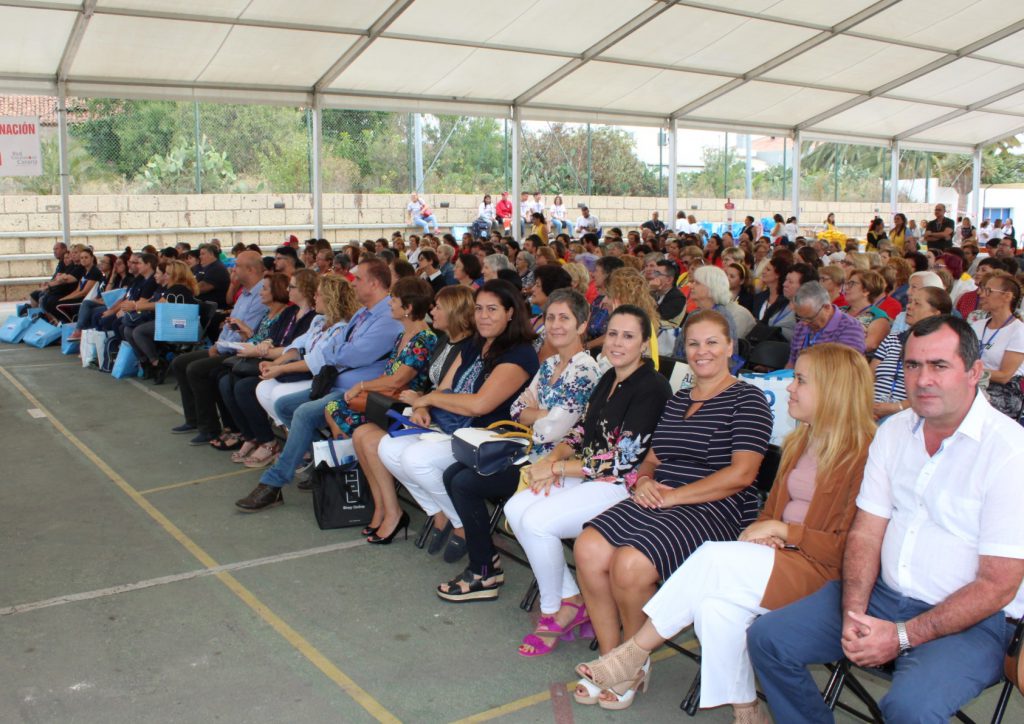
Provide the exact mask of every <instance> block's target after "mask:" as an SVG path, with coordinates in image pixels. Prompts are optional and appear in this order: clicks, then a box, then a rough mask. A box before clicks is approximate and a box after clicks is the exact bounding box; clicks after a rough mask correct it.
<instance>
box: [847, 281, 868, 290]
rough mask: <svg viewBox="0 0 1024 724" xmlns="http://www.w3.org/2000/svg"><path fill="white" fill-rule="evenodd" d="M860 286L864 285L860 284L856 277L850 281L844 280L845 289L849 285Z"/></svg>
mask: <svg viewBox="0 0 1024 724" xmlns="http://www.w3.org/2000/svg"><path fill="white" fill-rule="evenodd" d="M861 286H864V285H863V284H861V283H860V282H859V281H857V280H856V279H851V280H850V281H848V282H846V288H847V289H849V288H850V287H861Z"/></svg>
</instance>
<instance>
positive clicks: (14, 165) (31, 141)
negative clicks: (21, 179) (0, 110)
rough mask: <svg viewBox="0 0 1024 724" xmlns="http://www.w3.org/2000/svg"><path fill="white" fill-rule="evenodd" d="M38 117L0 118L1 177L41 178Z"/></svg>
mask: <svg viewBox="0 0 1024 724" xmlns="http://www.w3.org/2000/svg"><path fill="white" fill-rule="evenodd" d="M42 174H43V154H42V149H41V148H40V145H39V117H38V116H3V117H0V176H41V175H42Z"/></svg>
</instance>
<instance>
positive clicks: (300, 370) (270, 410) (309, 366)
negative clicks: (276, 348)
mask: <svg viewBox="0 0 1024 724" xmlns="http://www.w3.org/2000/svg"><path fill="white" fill-rule="evenodd" d="M315 309H316V311H317V314H318V316H317V317H315V318H314V319H313V321H312V322H311V323H310V325H309V331H307V332H306V333H305V334H304V335H302V336H301V337H297V338H296V339H295V340H294V341H293V342H292V343H291V344H289V345H288V346H287V347H286V348H285V351H284V352H283V353H282V354H281V355H280V356H279V357H278V358H277V359H275V360H269V361H266V362H261V363H260V379H262V380H263V381H262V382H261V383H260V384H259V385H258V386H257V387H256V398H257V399H258V400H259V401H260V405H261V406H262V407H263V409H264V410H266V412H267V414H268V415H269V416H270V419H271V420H273V421H274V422H276V423H277V424H278V425H280V424H281V421H280V419H278V417H277V415H276V413H275V412H274V405H276V404H277V401H278V400H279V399H280V398H282V397H284V396H285V395H290V394H292V393H293V392H299V391H301V390H305V389H308V388H309V387H310V386H311V384H312V379H313V375H314V374H315V373H317V372H319V371H320V368H321V367H322V366H323V357H322V356H321V355H320V354H319V352H318V351H317V348H318V346H319V345H320V344H321V343H322V342H323V341H324V340H325V339H330V338H331V337H333V336H334V335H335V334H338V333H340V332H341V330H342V329H343V328H344V326H345V325H346V324H348V320H349V319H351V318H352V315H353V314H355V312H356V310H357V309H359V302H358V301H356V294H355V290H354V289H353V288H352V285H351V284H349V283H348V280H347V279H345V278H344V277H340V276H334V275H333V274H328V275H326V276H324V277H323V279H321V280H320V287H319V288H318V289H317V291H316V297H315ZM261 457H262V456H261Z"/></svg>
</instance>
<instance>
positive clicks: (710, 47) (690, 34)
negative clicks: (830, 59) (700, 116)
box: [604, 7, 817, 73]
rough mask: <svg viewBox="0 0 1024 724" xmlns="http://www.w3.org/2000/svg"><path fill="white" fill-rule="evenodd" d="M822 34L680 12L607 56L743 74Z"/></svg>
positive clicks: (646, 28) (665, 15)
mask: <svg viewBox="0 0 1024 724" xmlns="http://www.w3.org/2000/svg"><path fill="white" fill-rule="evenodd" d="M814 35H817V31H815V30H808V29H807V28H798V27H794V26H792V25H782V24H780V23H771V22H767V21H764V20H752V19H750V18H745V17H742V16H739V15H729V14H726V13H718V12H713V11H711V10H704V9H700V8H691V7H677V8H672V9H671V10H668V11H667V12H665V13H663V14H662V15H661V16H659V17H658V18H657V19H656V20H654V21H653V22H650V23H647V25H645V26H643V27H642V28H640V29H638V30H636V31H634V32H633V33H631V34H630V35H629V36H628V37H627V38H625V39H624V40H621V41H620V42H618V43H616V44H615V45H613V46H612V47H611V48H609V49H608V51H607V52H606V53H605V54H604V55H606V56H610V57H614V58H623V59H626V60H641V61H642V60H647V61H653V62H658V63H665V64H666V65H675V66H685V67H687V68H699V69H701V70H710V71H723V72H727V73H744V72H746V71H748V70H750V69H751V68H753V67H755V66H757V65H760V64H761V63H763V62H765V61H767V60H769V59H771V58H774V57H775V56H776V55H779V54H780V53H782V52H784V51H786V50H788V49H789V48H791V47H793V46H794V45H797V44H799V43H802V42H803V41H805V40H807V39H808V38H811V37H813V36H814Z"/></svg>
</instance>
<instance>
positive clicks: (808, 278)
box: [786, 263, 818, 285]
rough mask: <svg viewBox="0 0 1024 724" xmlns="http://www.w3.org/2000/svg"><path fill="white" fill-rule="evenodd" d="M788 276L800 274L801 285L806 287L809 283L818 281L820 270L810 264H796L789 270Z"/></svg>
mask: <svg viewBox="0 0 1024 724" xmlns="http://www.w3.org/2000/svg"><path fill="white" fill-rule="evenodd" d="M786 273H787V274H799V275H800V284H801V285H804V284H806V283H807V282H816V281H818V270H817V269H815V268H814V267H812V266H811V265H810V264H802V263H801V264H794V265H793V266H791V267H790V268H789V271H787V272H786Z"/></svg>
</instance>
